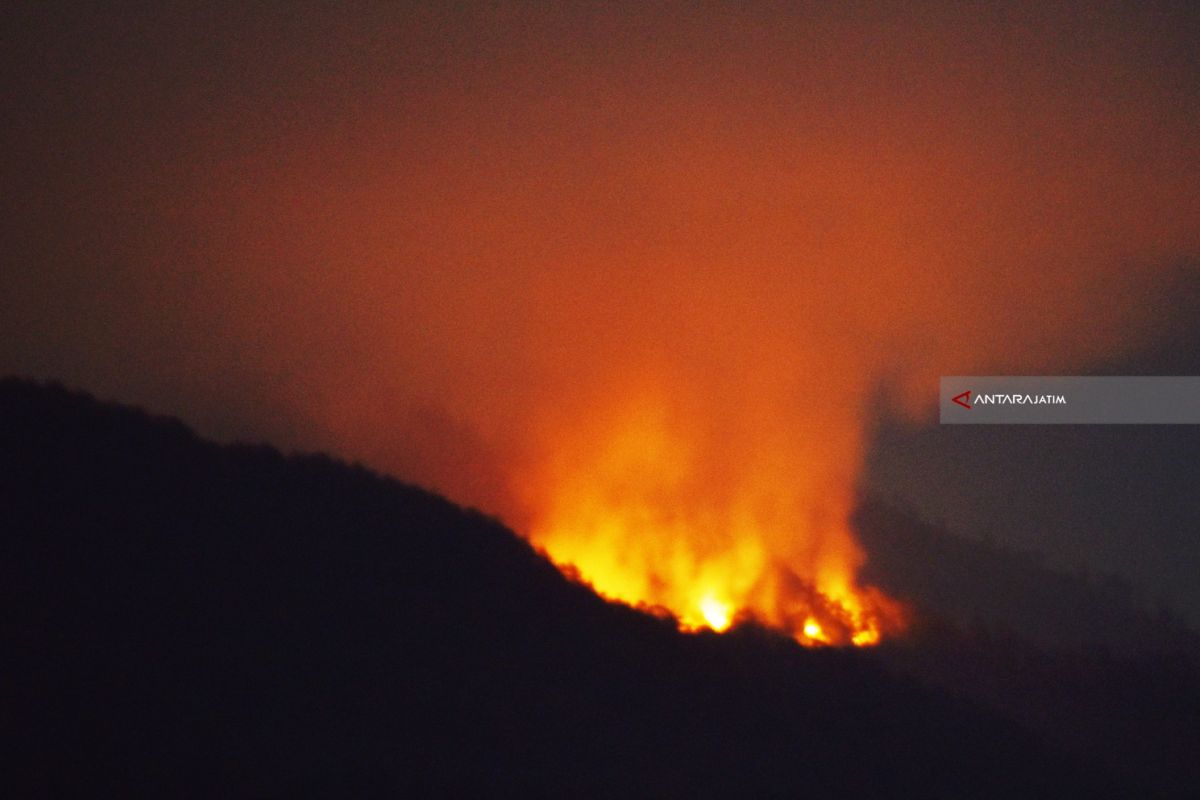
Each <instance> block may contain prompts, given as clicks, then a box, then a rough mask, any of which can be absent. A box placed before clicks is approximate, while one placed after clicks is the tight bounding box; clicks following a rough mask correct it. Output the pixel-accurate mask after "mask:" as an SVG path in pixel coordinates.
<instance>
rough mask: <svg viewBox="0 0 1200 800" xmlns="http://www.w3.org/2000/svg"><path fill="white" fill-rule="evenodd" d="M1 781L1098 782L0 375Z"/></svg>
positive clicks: (852, 666) (424, 496)
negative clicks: (5, 767) (5, 764)
mask: <svg viewBox="0 0 1200 800" xmlns="http://www.w3.org/2000/svg"><path fill="white" fill-rule="evenodd" d="M0 532H2V533H0V536H2V538H0V547H2V551H0V552H2V556H0V570H2V574H0V594H2V602H3V615H2V616H0V652H3V672H4V675H3V677H4V681H3V716H2V724H3V735H4V749H5V751H6V752H8V753H11V754H15V755H16V756H17V758H16V759H15V760H9V764H10V765H14V764H15V765H16V769H15V770H13V771H8V772H6V773H4V774H2V775H0V783H3V784H5V786H4V787H3V789H2V790H3V791H4V793H5V794H6V795H8V796H36V795H39V794H52V793H62V792H64V791H65V792H66V793H70V794H76V793H85V794H88V795H97V794H127V793H129V792H130V791H133V792H136V793H147V792H150V793H155V794H159V795H180V794H190V795H203V796H212V795H218V794H219V795H232V796H245V795H254V796H271V795H295V794H311V795H338V796H360V795H364V794H374V793H376V792H379V793H385V792H387V793H393V794H394V793H396V792H402V793H404V794H406V795H413V794H416V795H447V794H451V795H461V794H468V795H483V796H498V795H499V796H503V795H508V794H512V793H515V792H520V793H521V794H525V795H533V796H537V795H554V796H589V795H604V796H616V795H626V796H628V795H633V796H658V797H667V796H683V795H694V796H695V795H698V796H766V795H784V796H801V795H809V794H811V795H813V796H893V797H894V796H924V797H968V796H969V797H986V796H1003V797H1014V796H1021V797H1031V796H1046V797H1050V796H1054V797H1061V796H1064V795H1077V794H1081V793H1083V794H1087V795H1092V796H1095V795H1096V794H1098V793H1100V789H1111V790H1114V791H1115V792H1116V793H1120V792H1119V789H1118V788H1117V787H1113V786H1112V785H1111V784H1109V783H1106V782H1105V778H1103V776H1101V775H1099V774H1098V773H1097V772H1096V771H1095V767H1094V766H1088V765H1083V766H1080V765H1077V764H1074V763H1072V762H1069V761H1068V760H1066V759H1065V758H1063V757H1059V756H1056V755H1055V754H1054V753H1053V752H1051V751H1049V750H1047V749H1044V748H1043V747H1042V746H1041V745H1039V744H1037V743H1035V742H1033V741H1031V740H1029V739H1027V738H1025V736H1024V735H1023V734H1021V733H1020V732H1019V731H1018V730H1017V729H1016V728H1014V727H1012V726H1010V725H1009V724H1007V723H1003V722H1001V721H999V720H998V719H994V718H992V717H990V716H987V715H986V714H984V713H983V712H981V711H978V710H976V709H975V708H973V707H967V706H962V705H959V704H957V703H955V702H953V701H951V700H949V699H948V697H947V696H944V695H940V694H936V693H934V692H931V691H928V690H925V689H921V688H919V687H918V686H917V685H916V684H914V683H911V682H909V681H907V680H905V679H900V678H897V677H893V676H891V675H890V674H888V673H887V672H885V671H883V670H882V669H881V668H879V667H878V666H877V664H876V661H875V660H874V659H873V658H871V657H868V656H864V655H863V654H860V653H841V652H829V651H827V652H810V651H803V650H801V649H800V648H798V647H796V646H794V645H793V644H791V643H789V642H787V641H783V640H780V639H777V638H774V637H772V636H770V635H767V634H765V633H763V632H760V631H755V630H742V631H739V632H736V633H734V634H730V635H726V636H720V637H718V636H715V635H707V636H685V635H681V634H679V633H677V632H675V631H674V630H673V629H672V628H671V626H670V625H668V624H667V623H665V622H663V621H660V620H656V619H654V618H652V617H648V616H644V615H641V614H638V613H635V612H633V611H631V610H628V609H624V608H621V607H617V606H613V605H609V604H606V603H604V602H602V601H600V600H599V599H598V598H596V597H595V596H594V595H593V594H592V593H591V592H589V591H588V590H587V589H585V588H583V587H580V586H578V585H575V584H572V583H570V582H568V581H566V580H564V579H563V578H562V577H561V575H560V574H559V573H558V572H557V571H556V570H555V569H554V568H553V567H552V566H550V565H549V564H548V563H547V562H545V561H544V560H543V559H542V558H540V557H539V556H538V555H537V554H536V553H535V552H533V551H532V550H531V549H530V548H529V547H528V546H527V545H526V544H525V543H524V542H523V541H521V540H520V539H519V538H517V537H515V536H514V535H513V534H511V533H510V532H509V531H507V530H506V529H504V528H503V527H501V526H500V525H498V524H497V523H495V522H492V521H489V520H488V519H486V518H484V517H482V516H479V515H477V514H473V513H471V512H466V511H463V510H462V509H460V508H458V507H456V506H454V505H452V504H450V503H448V502H446V501H445V500H442V499H440V498H438V497H435V496H432V495H430V494H428V493H425V492H423V491H420V490H418V489H414V488H412V487H409V486H404V485H401V484H398V483H396V482H394V481H391V480H387V479H384V478H381V477H378V476H376V475H374V474H371V473H369V472H367V471H365V470H363V469H359V468H354V467H349V466H346V465H342V464H339V463H335V462H333V461H331V460H329V459H327V458H323V457H319V456H318V457H297V458H285V457H283V456H281V455H280V454H279V453H277V452H276V451H274V450H271V449H269V448H265V447H218V446H216V445H212V444H208V443H205V442H203V441H200V440H198V439H196V438H195V437H194V436H193V435H192V434H191V433H190V432H189V431H188V430H187V429H186V428H184V427H183V426H182V425H181V424H179V423H177V422H172V421H168V420H161V419H152V418H149V417H147V416H145V415H143V414H141V413H140V412H136V411H132V410H128V409H123V408H119V407H115V406H109V405H101V404H98V403H96V402H94V401H93V400H91V399H89V398H87V397H85V396H82V395H77V394H71V393H67V392H65V391H62V390H59V389H54V388H45V387H39V386H34V385H31V384H28V383H22V382H17V381H11V380H10V381H2V382H0Z"/></svg>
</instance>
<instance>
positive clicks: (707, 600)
mask: <svg viewBox="0 0 1200 800" xmlns="http://www.w3.org/2000/svg"><path fill="white" fill-rule="evenodd" d="M700 613H701V614H703V615H704V621H705V622H707V623H708V626H709V627H710V628H712V629H713V630H714V631H718V632H719V631H723V630H726V629H727V628H728V627H729V623H730V622H732V621H733V618H732V616H731V615H730V613H729V605H728V604H727V603H722V602H721V601H720V600H718V599H716V598H715V597H713V596H712V595H711V594H710V595H705V597H704V598H703V599H702V600H701V601H700Z"/></svg>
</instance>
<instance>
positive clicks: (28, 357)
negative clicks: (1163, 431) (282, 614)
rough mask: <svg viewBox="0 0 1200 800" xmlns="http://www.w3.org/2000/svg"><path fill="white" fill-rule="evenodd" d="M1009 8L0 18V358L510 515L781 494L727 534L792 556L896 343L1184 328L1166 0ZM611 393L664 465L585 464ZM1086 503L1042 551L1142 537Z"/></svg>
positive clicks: (1116, 560)
mask: <svg viewBox="0 0 1200 800" xmlns="http://www.w3.org/2000/svg"><path fill="white" fill-rule="evenodd" d="M1051 5H1052V4H1040V3H1038V4H1027V5H1000V4H991V3H989V4H968V3H955V4H945V5H942V4H903V5H901V4H887V5H880V6H870V5H867V6H853V7H850V8H847V7H843V5H842V4H836V5H834V4H830V5H814V6H797V5H796V4H736V5H726V4H687V5H664V6H656V7H655V8H654V9H653V10H647V9H646V8H644V7H643V4H629V5H619V4H599V5H586V4H554V5H552V6H551V5H549V4H547V5H542V6H525V5H520V6H515V5H512V6H510V5H505V4H463V5H455V6H453V7H450V6H448V5H446V4H431V5H429V6H417V5H414V6H408V5H403V6H399V5H390V4H389V5H384V4H357V3H351V4H337V5H336V6H335V5H329V4H317V3H280V4H269V3H255V4H232V3H231V4H220V3H207V4H182V3H167V2H155V3H124V4H117V3H97V4H72V5H70V6H67V5H62V6H56V5H55V4H36V5H32V6H30V7H29V8H26V9H18V10H16V11H10V12H8V13H6V15H5V16H6V19H5V21H4V23H3V25H4V28H3V40H0V63H2V65H3V67H2V69H3V82H2V85H3V87H4V88H3V89H2V91H3V97H4V100H3V103H4V109H5V114H4V118H5V121H6V122H5V125H4V126H3V128H2V129H0V137H2V139H0V179H2V181H3V186H4V187H5V191H4V193H3V198H4V199H3V202H4V207H3V217H2V219H0V243H2V244H3V249H2V251H0V252H3V256H4V265H5V266H4V267H3V272H2V273H0V372H14V373H18V374H25V375H31V376H35V377H41V378H54V379H59V380H62V381H64V382H66V383H68V384H70V385H74V386H79V387H82V388H86V389H89V390H91V391H93V392H95V393H97V394H100V395H102V396H105V397H112V398H117V399H121V400H124V401H128V402H134V403H139V404H144V405H147V406H149V407H151V408H153V409H154V410H156V411H160V412H164V413H173V414H179V415H181V416H182V417H184V418H185V419H186V420H188V421H189V422H192V423H193V424H195V425H197V426H198V427H199V429H200V430H201V431H202V432H205V433H210V434H214V435H218V436H223V437H231V436H236V437H242V438H266V439H269V440H271V441H274V442H276V443H279V444H281V445H283V446H287V447H304V448H316V447H320V448H329V449H333V450H335V451H337V452H339V453H341V454H343V455H346V456H349V457H353V458H361V459H364V460H366V461H368V462H369V463H371V464H372V465H375V466H377V467H380V468H382V469H386V470H389V471H393V472H395V473H397V474H400V475H401V476H403V477H406V478H410V479H413V480H416V481H418V482H422V483H425V484H428V485H433V486H434V487H436V488H439V489H441V490H443V491H445V492H447V493H448V494H449V495H450V496H452V497H454V498H455V499H459V500H462V501H464V502H468V503H474V504H478V505H480V506H482V507H484V508H486V509H488V510H490V511H493V512H496V513H499V514H502V515H503V516H505V518H506V519H509V520H510V521H512V522H513V523H514V524H516V525H517V526H518V527H521V528H524V529H530V528H536V527H537V526H538V525H539V524H543V523H545V522H546V520H547V519H551V518H559V517H562V516H563V514H564V513H567V512H564V511H563V509H562V508H561V505H562V502H563V497H564V492H565V491H566V490H565V489H564V488H563V487H565V486H572V485H575V484H577V483H578V482H580V481H585V480H589V479H590V478H589V476H594V475H596V474H598V471H599V472H603V470H604V469H605V468H606V467H605V464H608V467H607V468H608V469H610V471H615V472H619V473H620V475H619V476H618V477H619V480H617V479H616V478H613V477H612V476H609V477H608V478H605V480H608V481H609V482H610V483H612V485H611V486H609V487H608V490H611V491H614V492H617V491H620V492H625V493H626V494H628V493H629V492H633V493H634V494H636V495H638V498H637V499H638V502H639V503H643V504H645V506H646V507H647V508H651V507H652V508H654V511H653V512H652V516H651V522H653V523H655V524H666V520H668V518H669V519H670V520H675V519H676V518H677V517H678V516H679V515H680V514H682V515H683V516H684V517H687V516H688V515H689V514H691V513H692V512H680V511H679V510H678V509H679V508H683V507H686V508H689V509H691V508H703V509H706V512H705V513H707V511H712V512H713V513H716V514H718V515H719V516H721V517H722V518H725V517H727V516H730V515H737V514H741V513H743V512H744V513H747V514H751V515H752V516H754V517H755V519H756V520H757V521H758V522H757V523H756V524H758V525H759V527H763V526H766V527H770V525H769V524H768V523H769V522H770V521H771V520H776V519H782V518H784V517H789V518H790V517H794V516H804V517H805V519H806V521H805V522H804V523H803V525H802V526H801V527H802V528H804V531H803V532H801V533H800V534H796V533H795V532H794V531H784V532H780V533H775V534H763V535H762V537H763V546H764V547H765V549H766V551H767V552H769V553H770V554H771V555H772V557H778V558H781V559H784V560H786V561H788V562H789V563H796V562H798V561H799V562H804V563H807V561H808V560H811V561H812V563H813V564H817V563H820V561H821V559H822V558H823V556H822V555H821V550H822V548H833V549H835V550H838V549H839V548H843V547H846V546H849V545H846V544H845V543H840V542H841V540H840V538H839V537H840V536H841V535H842V534H841V533H840V532H838V529H839V525H840V523H839V522H838V520H839V519H841V517H843V516H844V511H845V508H844V506H845V504H846V503H847V502H849V497H850V494H851V492H852V490H853V488H854V486H855V485H856V484H857V483H859V482H861V479H862V476H863V475H864V469H866V468H868V467H869V466H871V464H868V461H867V459H868V458H871V459H876V458H880V457H881V456H880V455H879V454H878V453H877V452H875V451H874V450H872V448H871V443H872V441H874V442H875V444H876V445H877V446H878V445H879V444H880V442H882V441H883V439H880V438H876V439H874V440H872V439H871V432H872V431H873V430H875V427H874V426H875V424H876V422H877V420H878V419H879V418H880V417H881V416H883V415H889V414H890V415H892V416H893V417H895V418H897V419H901V420H905V422H904V423H903V424H905V425H917V426H921V425H928V424H929V423H930V422H931V421H932V411H933V404H934V400H935V398H934V392H935V389H936V377H937V376H938V375H940V374H988V373H999V374H1003V373H1014V374H1020V373H1025V374H1041V373H1086V372H1089V371H1102V370H1105V369H1108V368H1110V366H1109V365H1112V364H1115V363H1123V362H1122V359H1128V358H1130V357H1131V354H1137V353H1143V352H1151V351H1154V350H1155V348H1160V349H1161V348H1162V347H1163V346H1164V345H1163V342H1164V341H1167V340H1169V339H1170V337H1171V336H1175V335H1177V332H1178V331H1179V330H1181V329H1189V328H1188V324H1187V320H1186V319H1185V320H1183V321H1182V322H1181V321H1180V315H1181V314H1182V315H1184V316H1186V315H1187V314H1188V313H1193V312H1194V310H1195V309H1194V307H1193V308H1192V309H1191V311H1188V310H1187V309H1184V310H1182V311H1181V310H1180V307H1178V303H1177V302H1176V299H1175V298H1176V295H1175V293H1174V288H1173V287H1177V286H1179V285H1180V281H1184V282H1185V283H1186V280H1187V278H1188V276H1189V275H1192V274H1194V272H1195V269H1196V263H1197V260H1196V257H1197V253H1198V250H1200V225H1198V223H1200V203H1198V201H1200V196H1198V195H1200V193H1198V191H1197V187H1198V186H1200V180H1198V179H1200V138H1198V136H1197V132H1198V128H1197V122H1198V121H1200V106H1198V104H1197V99H1198V97H1197V89H1198V80H1200V63H1198V61H1197V34H1198V33H1200V27H1198V25H1197V18H1196V15H1195V14H1194V13H1189V12H1188V10H1187V4H1178V5H1172V4H1149V3H1138V4H1116V3H1113V4H1105V3H1087V4H1079V5H1072V4H1053V7H1050V6H1051ZM1181 326H1182V328H1181ZM647 420H649V421H650V422H647ZM656 421H657V422H656ZM646 425H652V426H653V431H652V433H651V435H650V438H651V439H654V437H660V441H659V445H660V446H661V450H662V452H664V453H668V454H669V456H657V457H655V459H656V460H655V459H652V460H651V461H648V462H646V463H644V464H643V463H640V462H639V463H635V464H628V463H626V462H625V461H622V460H620V459H618V460H617V461H616V462H613V461H611V458H616V456H613V455H612V454H611V453H610V452H609V450H608V449H606V448H610V447H611V446H612V443H613V442H614V441H619V440H621V437H622V436H629V435H636V434H637V432H638V431H641V430H642V429H643V428H644V427H645V426H646ZM916 430H924V431H925V435H926V436H931V437H936V436H939V435H941V434H940V433H939V432H938V429H937V428H933V427H927V428H917V429H916ZM964 435H965V434H964ZM997 435H1000V436H1004V434H997ZM1014 435H1018V434H1014ZM598 453H599V454H600V456H597V454H598ZM643 455H644V454H640V455H639V456H638V458H641V457H642V456H643ZM1029 455H1030V453H1028V452H1024V453H1023V452H1021V451H1020V448H1016V449H1014V450H1013V453H1012V456H1011V458H1012V459H1013V460H1014V461H1013V463H1012V464H1011V466H1012V467H1013V468H1014V469H1016V468H1019V466H1020V461H1021V460H1022V459H1025V458H1027V457H1028V456H1029ZM601 456H602V457H601ZM597 459H599V460H597ZM605 459H609V460H608V461H605ZM664 459H665V460H664ZM931 459H935V456H932V455H926V456H925V457H923V458H920V459H915V460H914V461H913V464H912V468H911V469H910V470H904V471H905V472H907V473H908V474H910V475H919V474H921V473H920V471H919V469H920V468H921V467H922V466H925V467H929V466H930V463H929V462H930V460H931ZM935 460H936V459H935ZM675 462H679V463H678V464H676V463H675ZM684 462H686V463H684ZM884 462H886V458H884ZM884 462H880V463H884ZM872 463H874V462H872ZM614 464H615V466H614ZM673 464H674V466H676V467H678V469H679V472H678V474H674V473H671V470H672V469H673V468H674V467H673V466H672V465H673ZM933 469H934V471H935V472H936V465H935V466H934V467H933ZM884 472H886V470H885V471H884ZM931 474H932V473H931ZM630 475H633V476H634V478H636V479H637V483H638V486H637V488H636V489H631V488H630V486H628V485H625V484H622V483H621V481H624V482H625V483H628V482H629V481H630V480H632V479H631V478H630ZM671 475H674V477H671ZM664 476H667V477H664ZM613 481H616V482H615V483H613ZM901 483H902V482H901ZM890 485H892V486H897V485H899V484H898V483H897V482H895V481H892V482H891V484H890ZM1086 485H1087V484H1086V482H1085V488H1084V489H1083V490H1081V491H1080V492H1078V493H1077V494H1076V496H1073V497H1071V498H1069V499H1068V500H1064V505H1066V506H1068V507H1079V508H1081V509H1086V508H1087V507H1089V504H1090V503H1091V500H1090V497H1091V495H1090V494H1089V490H1088V489H1087V488H1086ZM1101 491H1102V489H1101ZM1181 491H1184V490H1183V489H1181ZM912 492H913V493H914V494H920V495H921V497H922V499H921V502H922V504H923V507H926V508H928V509H929V512H930V513H932V514H937V513H938V505H939V503H941V504H943V505H944V506H945V508H946V509H947V511H946V513H948V514H949V513H951V512H950V511H949V509H961V508H963V507H964V506H963V503H962V498H961V496H956V495H955V494H954V491H953V490H952V489H946V490H944V491H943V490H936V491H930V490H929V489H928V488H927V487H914V488H912ZM1023 502H1025V500H1023V498H1022V497H1019V496H1017V497H1014V498H1013V499H1012V503H1011V504H1010V506H1009V507H1010V508H1016V509H1020V508H1021V507H1022V505H1021V504H1022V503H1023ZM968 506H969V504H968ZM747 509H749V510H747ZM1030 509H1031V513H1032V509H1033V506H1030ZM697 513H698V512H697ZM954 513H956V514H957V513H958V512H954ZM972 513H987V512H986V511H978V510H977V511H976V512H972ZM567 516H570V514H567ZM1018 516H1019V512H1018ZM969 517H970V514H967V515H966V517H962V515H961V514H960V515H959V516H957V517H955V519H956V520H959V521H960V522H961V524H963V525H964V526H965V525H968V524H969V522H970V519H969ZM1089 518H1090V517H1089V514H1087V513H1084V514H1082V516H1080V518H1079V519H1081V520H1087V519H1089ZM690 523H696V521H695V520H691V521H690ZM697 524H698V523H696V524H693V525H692V527H693V528H695V527H696V525H697ZM701 527H703V526H701ZM1011 527H1019V526H1017V525H1016V523H1014V524H1013V525H1010V526H1006V527H1005V530H1008V529H1009V528H1011ZM1084 527H1086V525H1085V526H1084ZM1172 529H1173V530H1176V529H1175V528H1172ZM756 530H757V528H756ZM814 531H815V532H814ZM1176 534H1177V530H1176ZM1045 535H1046V536H1056V535H1059V534H1057V533H1055V532H1054V531H1049V532H1047V533H1046V534H1045ZM1131 535H1132V534H1129V533H1126V534H1120V535H1118V539H1120V537H1121V536H1126V537H1128V536H1131ZM1013 536H1014V538H1015V539H1016V540H1018V541H1022V542H1024V543H1026V544H1031V542H1030V541H1029V538H1030V537H1028V536H1022V535H1020V534H1013ZM1105 536H1108V537H1109V538H1103V537H1101V538H1096V539H1092V538H1089V537H1090V534H1089V533H1088V531H1087V530H1080V531H1074V532H1072V533H1071V534H1070V536H1069V537H1067V538H1068V539H1069V542H1070V543H1069V544H1066V545H1061V546H1059V545H1056V544H1055V543H1053V542H1051V543H1048V544H1047V549H1048V550H1050V551H1053V552H1060V553H1061V554H1063V557H1064V558H1066V559H1068V560H1070V558H1071V557H1072V555H1073V554H1074V555H1078V556H1079V558H1080V559H1081V560H1085V561H1086V560H1088V558H1089V556H1088V555H1087V554H1088V551H1089V548H1090V547H1092V546H1094V547H1095V549H1096V551H1097V552H1102V553H1104V555H1103V557H1101V558H1100V559H1099V566H1101V567H1104V566H1117V565H1120V564H1122V563H1124V564H1126V565H1129V563H1130V560H1131V559H1132V560H1133V561H1134V562H1136V563H1133V564H1132V565H1131V566H1129V568H1128V570H1127V572H1128V573H1129V574H1131V575H1134V576H1135V577H1137V579H1138V580H1139V581H1141V582H1142V583H1145V582H1147V580H1148V579H1152V578H1153V576H1154V575H1155V574H1156V573H1155V570H1156V569H1158V567H1155V566H1153V564H1163V563H1166V562H1165V561H1163V555H1164V553H1166V545H1163V544H1162V542H1161V541H1159V543H1158V544H1157V545H1156V547H1157V548H1158V550H1155V551H1154V552H1158V556H1156V557H1155V558H1157V559H1158V560H1157V561H1153V564H1151V565H1150V566H1147V564H1146V563H1144V562H1137V558H1138V556H1137V555H1136V554H1137V553H1138V549H1137V548H1136V547H1135V546H1134V545H1135V544H1136V542H1134V541H1133V540H1131V539H1127V540H1124V541H1123V543H1119V544H1117V545H1114V544H1113V543H1112V541H1110V539H1111V533H1110V534H1105ZM701 538H703V537H701ZM829 542H833V543H832V544H828V543H829ZM822 543H825V544H822ZM693 544H694V546H695V548H696V550H697V552H698V553H700V554H702V555H703V554H705V553H709V552H717V551H720V550H721V548H723V547H724V546H725V545H724V544H723V543H721V542H715V541H709V540H707V539H705V540H704V541H697V542H693ZM1032 544H1033V545H1035V546H1036V544H1037V542H1036V541H1034V542H1032ZM1152 549H1153V548H1152ZM839 552H840V550H839ZM1190 553H1191V555H1189V556H1188V558H1193V559H1195V558H1197V556H1196V554H1195V550H1194V549H1192V550H1191V551H1190ZM1184 563H1187V562H1186V561H1185V562H1184ZM1192 563H1193V566H1200V564H1197V563H1196V562H1195V561H1193V562H1192ZM806 569H807V568H806ZM812 569H816V567H813V568H812ZM801 571H802V572H804V570H801ZM1163 574H1164V575H1165V574H1166V573H1165V572H1164V573H1163ZM1172 575H1173V577H1171V578H1170V579H1169V582H1170V583H1171V584H1172V586H1174V587H1175V589H1174V592H1175V593H1176V594H1179V593H1181V592H1186V591H1187V588H1188V587H1187V586H1186V585H1185V584H1186V578H1182V577H1180V576H1179V575H1178V574H1176V573H1172ZM1148 576H1149V577H1148ZM1164 580H1167V578H1164ZM1195 602H1196V604H1197V607H1200V600H1196V601H1195Z"/></svg>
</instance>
